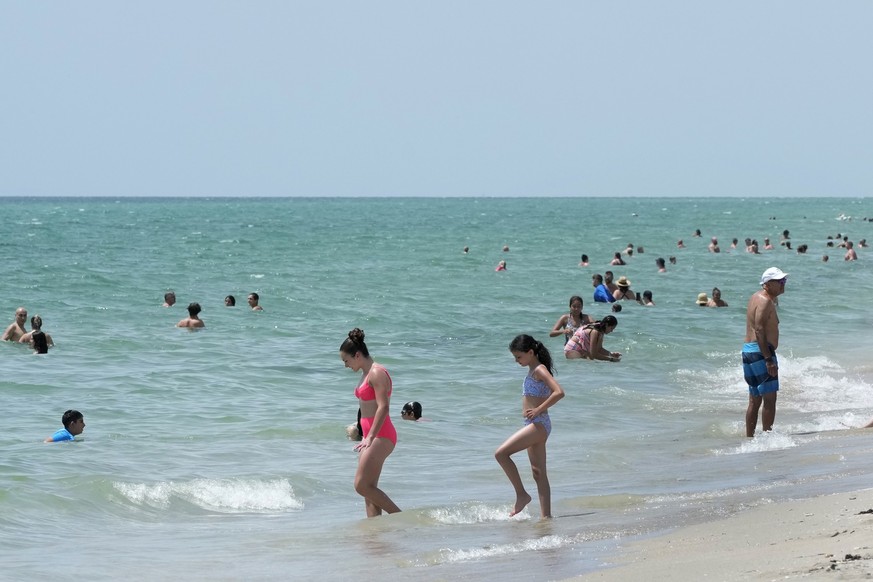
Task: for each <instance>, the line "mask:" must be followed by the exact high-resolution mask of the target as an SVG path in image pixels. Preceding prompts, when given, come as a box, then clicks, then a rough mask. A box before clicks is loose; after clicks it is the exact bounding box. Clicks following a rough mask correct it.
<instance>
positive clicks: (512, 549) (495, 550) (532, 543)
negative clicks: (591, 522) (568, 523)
mask: <svg viewBox="0 0 873 582" xmlns="http://www.w3.org/2000/svg"><path fill="white" fill-rule="evenodd" d="M579 541H580V540H578V539H576V538H575V537H568V536H561V535H549V536H544V537H541V538H537V539H530V540H524V541H521V542H515V543H512V544H496V545H493V546H485V547H480V548H469V549H456V550H451V549H443V550H440V551H439V552H438V553H437V555H436V556H435V557H434V558H433V559H432V560H431V561H432V562H433V563H434V564H438V563H443V564H445V563H449V564H451V563H458V562H469V561H473V560H482V559H484V558H494V557H499V556H508V555H511V554H521V553H523V552H529V551H538V550H554V549H558V548H564V547H567V546H570V545H573V544H575V543H578V542H579Z"/></svg>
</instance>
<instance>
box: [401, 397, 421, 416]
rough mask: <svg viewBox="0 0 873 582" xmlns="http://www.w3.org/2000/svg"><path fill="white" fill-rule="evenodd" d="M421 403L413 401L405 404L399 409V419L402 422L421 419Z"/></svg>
mask: <svg viewBox="0 0 873 582" xmlns="http://www.w3.org/2000/svg"><path fill="white" fill-rule="evenodd" d="M422 412H423V411H422V408H421V402H417V401H415V400H413V401H412V402H407V403H406V404H404V405H403V408H402V409H400V418H402V419H403V420H413V421H416V420H419V419H420V418H421V413H422Z"/></svg>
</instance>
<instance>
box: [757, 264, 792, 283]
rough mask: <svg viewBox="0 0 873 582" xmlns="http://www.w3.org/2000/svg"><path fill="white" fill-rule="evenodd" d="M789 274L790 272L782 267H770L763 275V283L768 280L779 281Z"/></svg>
mask: <svg viewBox="0 0 873 582" xmlns="http://www.w3.org/2000/svg"><path fill="white" fill-rule="evenodd" d="M787 276H788V273H783V272H782V269H780V268H779V267H770V268H769V269H767V270H766V271H764V274H763V275H761V285H763V284H764V283H766V282H767V281H779V280H780V279H784V278H785V277H787Z"/></svg>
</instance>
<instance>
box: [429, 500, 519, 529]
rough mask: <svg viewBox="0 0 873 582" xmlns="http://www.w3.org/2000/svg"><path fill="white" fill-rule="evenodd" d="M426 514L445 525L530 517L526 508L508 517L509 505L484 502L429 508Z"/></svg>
mask: <svg viewBox="0 0 873 582" xmlns="http://www.w3.org/2000/svg"><path fill="white" fill-rule="evenodd" d="M427 516H428V517H429V518H431V519H432V520H434V521H435V522H437V523H442V524H446V525H469V524H474V523H488V522H492V521H509V520H510V519H512V520H519V519H530V514H529V513H527V510H526V509H525V511H522V512H521V513H520V514H518V515H517V516H515V517H511V518H510V517H509V507H508V506H500V507H496V506H493V505H485V504H484V503H469V504H463V505H457V506H454V507H440V508H437V509H431V510H430V511H428V512H427Z"/></svg>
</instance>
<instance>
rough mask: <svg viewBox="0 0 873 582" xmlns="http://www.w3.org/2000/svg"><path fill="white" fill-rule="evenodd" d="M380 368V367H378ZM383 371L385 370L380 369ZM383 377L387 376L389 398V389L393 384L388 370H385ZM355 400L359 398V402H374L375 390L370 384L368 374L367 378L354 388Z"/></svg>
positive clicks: (389, 394)
mask: <svg viewBox="0 0 873 582" xmlns="http://www.w3.org/2000/svg"><path fill="white" fill-rule="evenodd" d="M379 367H380V368H382V366H379ZM382 370H385V368H382ZM385 375H386V376H388V396H391V387H392V384H393V382H392V381H391V375H390V374H389V373H388V370H385ZM355 398H360V399H361V400H376V389H375V388H373V386H372V385H371V384H370V374H369V373H368V374H367V377H366V378H364V382H363V383H362V384H361V385H360V386H358V387H357V388H355Z"/></svg>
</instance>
